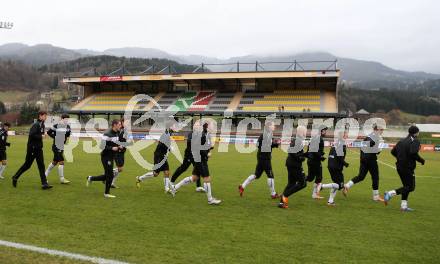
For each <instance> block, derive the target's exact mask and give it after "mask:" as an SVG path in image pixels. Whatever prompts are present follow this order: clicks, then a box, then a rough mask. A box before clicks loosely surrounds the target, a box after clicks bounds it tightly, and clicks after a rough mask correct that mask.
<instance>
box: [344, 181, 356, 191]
mask: <svg viewBox="0 0 440 264" xmlns="http://www.w3.org/2000/svg"><path fill="white" fill-rule="evenodd" d="M353 185H354V182H353V181H349V182H347V183H346V184H345V185H344V186H345V188H347V189H350V188H351V186H353Z"/></svg>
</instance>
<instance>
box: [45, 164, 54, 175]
mask: <svg viewBox="0 0 440 264" xmlns="http://www.w3.org/2000/svg"><path fill="white" fill-rule="evenodd" d="M54 167H55V165H53V163H52V162H51V163H49V167H47V170H46V172H45V173H44V174H45V175H46V177H47V176H49V173H50V171H51V170H52V169H53V168H54Z"/></svg>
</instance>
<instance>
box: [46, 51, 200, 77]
mask: <svg viewBox="0 0 440 264" xmlns="http://www.w3.org/2000/svg"><path fill="white" fill-rule="evenodd" d="M153 65H154V67H155V69H154V70H155V71H158V70H161V69H163V68H165V67H168V66H170V71H171V72H172V73H182V72H191V71H193V70H194V69H196V66H193V65H187V64H180V63H178V62H175V61H172V60H168V59H157V58H153V59H142V58H126V57H116V56H108V55H101V56H92V57H84V58H79V59H76V60H72V61H65V62H59V63H54V64H49V65H43V66H41V67H40V68H39V71H41V72H43V73H47V72H50V73H64V74H69V73H70V74H72V73H85V72H88V71H89V72H90V73H91V74H94V75H106V74H109V73H111V72H114V71H117V70H118V69H121V71H119V73H122V70H123V71H124V74H138V73H140V72H143V71H145V70H147V69H148V68H149V66H153ZM151 70H152V69H150V70H149V71H150V72H151ZM167 72H168V69H166V70H165V73H167ZM116 73H118V72H116Z"/></svg>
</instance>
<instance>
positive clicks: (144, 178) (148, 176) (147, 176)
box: [138, 171, 154, 181]
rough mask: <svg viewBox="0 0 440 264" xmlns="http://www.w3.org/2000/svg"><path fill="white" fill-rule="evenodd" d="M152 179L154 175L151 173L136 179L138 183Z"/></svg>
mask: <svg viewBox="0 0 440 264" xmlns="http://www.w3.org/2000/svg"><path fill="white" fill-rule="evenodd" d="M153 177H154V174H153V172H152V171H150V172H147V173H145V174H144V175H142V176H139V178H138V179H139V180H140V181H143V180H146V179H150V178H153Z"/></svg>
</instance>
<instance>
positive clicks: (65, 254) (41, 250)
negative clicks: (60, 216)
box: [0, 240, 129, 264]
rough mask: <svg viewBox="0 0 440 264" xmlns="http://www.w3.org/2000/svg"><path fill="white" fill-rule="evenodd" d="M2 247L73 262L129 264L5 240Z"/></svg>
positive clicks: (1, 241) (0, 243)
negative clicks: (67, 259)
mask: <svg viewBox="0 0 440 264" xmlns="http://www.w3.org/2000/svg"><path fill="white" fill-rule="evenodd" d="M0 246H5V247H10V248H16V249H22V250H28V251H33V252H38V253H42V254H47V255H51V256H58V257H65V258H69V259H73V260H82V261H89V262H91V263H98V264H129V263H128V262H122V261H119V260H113V259H104V258H97V257H90V256H86V255H81V254H75V253H69V252H66V251H60V250H53V249H48V248H43V247H36V246H32V245H26V244H21V243H15V242H9V241H5V240H0Z"/></svg>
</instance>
